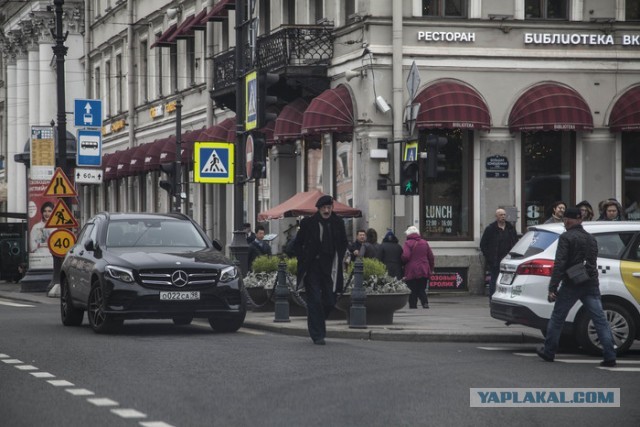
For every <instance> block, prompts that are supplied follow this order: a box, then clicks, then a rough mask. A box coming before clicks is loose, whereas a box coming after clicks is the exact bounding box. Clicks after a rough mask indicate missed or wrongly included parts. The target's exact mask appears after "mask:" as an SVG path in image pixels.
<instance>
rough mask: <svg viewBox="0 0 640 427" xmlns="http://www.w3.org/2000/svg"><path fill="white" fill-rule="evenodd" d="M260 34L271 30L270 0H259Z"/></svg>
mask: <svg viewBox="0 0 640 427" xmlns="http://www.w3.org/2000/svg"><path fill="white" fill-rule="evenodd" d="M259 23H260V34H269V33H270V32H271V5H270V0H260V21H259Z"/></svg>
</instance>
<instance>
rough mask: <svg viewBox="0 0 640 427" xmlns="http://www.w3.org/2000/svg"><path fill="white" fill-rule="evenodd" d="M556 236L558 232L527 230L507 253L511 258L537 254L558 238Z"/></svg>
mask: <svg viewBox="0 0 640 427" xmlns="http://www.w3.org/2000/svg"><path fill="white" fill-rule="evenodd" d="M558 237H560V235H559V234H557V233H551V232H549V231H543V230H534V231H529V232H528V233H526V234H525V235H524V236H522V238H521V239H520V240H518V243H516V244H515V246H514V247H513V248H511V251H509V255H510V256H511V258H524V257H530V256H532V255H536V254H539V253H540V252H542V251H544V250H545V249H547V248H548V247H549V246H551V245H552V244H553V242H555V241H556V240H558Z"/></svg>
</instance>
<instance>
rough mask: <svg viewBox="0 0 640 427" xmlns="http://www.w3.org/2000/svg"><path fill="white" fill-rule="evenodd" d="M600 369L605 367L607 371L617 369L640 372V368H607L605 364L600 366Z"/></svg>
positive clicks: (619, 370) (618, 370)
mask: <svg viewBox="0 0 640 427" xmlns="http://www.w3.org/2000/svg"><path fill="white" fill-rule="evenodd" d="M598 369H604V370H607V371H614V372H615V371H617V372H640V368H607V367H604V366H598Z"/></svg>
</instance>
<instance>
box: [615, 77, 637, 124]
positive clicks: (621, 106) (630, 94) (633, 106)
mask: <svg viewBox="0 0 640 427" xmlns="http://www.w3.org/2000/svg"><path fill="white" fill-rule="evenodd" d="M609 130H610V131H611V132H621V131H640V86H636V87H634V88H631V89H629V90H628V91H626V92H625V93H624V94H623V95H622V96H621V97H620V99H618V100H617V101H616V103H615V104H614V106H613V109H612V110H611V115H610V116H609Z"/></svg>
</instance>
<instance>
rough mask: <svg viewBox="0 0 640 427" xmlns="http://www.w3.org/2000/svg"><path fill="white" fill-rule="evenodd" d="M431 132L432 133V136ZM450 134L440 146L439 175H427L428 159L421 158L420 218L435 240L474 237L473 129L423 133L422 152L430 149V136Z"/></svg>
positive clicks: (428, 233) (421, 138) (445, 136)
mask: <svg viewBox="0 0 640 427" xmlns="http://www.w3.org/2000/svg"><path fill="white" fill-rule="evenodd" d="M430 135H431V136H430ZM433 136H438V137H444V138H446V143H445V144H441V145H439V146H438V148H437V150H438V153H437V154H438V156H437V157H438V162H437V163H438V164H437V167H436V168H435V169H436V170H437V173H436V176H435V177H427V171H426V166H427V165H426V163H425V162H420V169H421V172H420V176H421V177H422V178H421V180H420V185H421V188H420V193H421V194H423V195H424V197H423V199H422V210H421V213H420V217H421V218H420V221H421V224H423V226H422V227H421V231H425V232H426V233H427V236H429V239H431V240H468V239H471V238H473V232H472V231H473V230H472V226H471V220H472V218H473V206H472V204H471V203H472V199H473V195H472V187H471V185H472V181H473V144H472V142H473V133H472V132H470V131H463V130H459V129H455V130H447V129H442V130H431V131H429V132H428V133H427V132H422V133H421V134H420V147H419V150H420V152H425V151H427V146H426V144H427V139H433Z"/></svg>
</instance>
